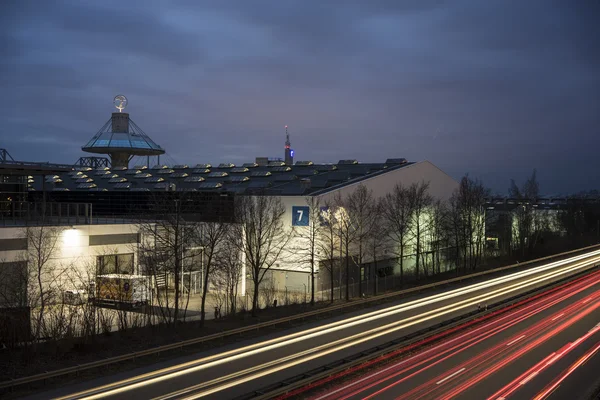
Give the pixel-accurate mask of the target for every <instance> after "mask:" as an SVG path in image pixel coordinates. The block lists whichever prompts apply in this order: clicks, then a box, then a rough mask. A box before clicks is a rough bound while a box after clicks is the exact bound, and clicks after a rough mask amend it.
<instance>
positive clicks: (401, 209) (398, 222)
mask: <svg viewBox="0 0 600 400" xmlns="http://www.w3.org/2000/svg"><path fill="white" fill-rule="evenodd" d="M412 206H413V204H412V203H411V202H410V199H409V197H408V189H407V188H405V187H403V186H402V185H401V184H399V183H398V184H396V185H395V186H394V188H393V189H392V191H391V192H390V193H387V194H386V195H385V197H383V198H382V206H381V212H382V214H383V226H384V228H385V233H386V235H387V237H388V238H389V239H390V240H391V242H392V243H393V245H394V246H393V248H394V253H395V255H396V257H398V262H399V265H400V284H403V283H404V250H405V248H406V246H407V245H408V243H409V240H410V237H411V235H410V233H411V231H412V223H413V219H412V215H413V210H412Z"/></svg>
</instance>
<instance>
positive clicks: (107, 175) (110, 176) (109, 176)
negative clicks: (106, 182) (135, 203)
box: [100, 173, 137, 179]
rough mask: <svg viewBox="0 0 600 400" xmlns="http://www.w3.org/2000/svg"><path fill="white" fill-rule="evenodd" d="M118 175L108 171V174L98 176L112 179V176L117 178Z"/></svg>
mask: <svg viewBox="0 0 600 400" xmlns="http://www.w3.org/2000/svg"><path fill="white" fill-rule="evenodd" d="M118 177H119V175H117V174H113V173H110V174H106V175H102V176H101V177H100V178H102V179H112V178H118ZM136 178H137V176H136Z"/></svg>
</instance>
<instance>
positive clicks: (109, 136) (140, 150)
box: [81, 113, 165, 156]
mask: <svg viewBox="0 0 600 400" xmlns="http://www.w3.org/2000/svg"><path fill="white" fill-rule="evenodd" d="M123 114H125V113H123ZM112 122H113V119H112V118H111V119H109V120H108V122H106V123H105V124H104V126H102V128H100V130H99V131H98V133H96V134H95V135H94V137H93V138H92V139H91V140H90V141H89V142H88V143H87V144H86V145H85V146H83V147H82V148H81V149H82V150H83V151H87V152H89V153H98V154H108V153H111V152H116V151H120V152H126V153H128V154H132V155H138V156H152V155H158V154H164V153H165V150H164V149H163V148H162V147H160V146H159V145H158V144H156V143H154V141H153V140H152V139H150V137H149V136H148V135H146V133H145V132H144V131H143V130H142V129H141V128H140V127H139V126H137V125H136V124H135V123H134V122H133V121H132V120H131V119H129V118H128V128H127V129H126V130H127V132H113V129H112Z"/></svg>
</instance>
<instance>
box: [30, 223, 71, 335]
mask: <svg viewBox="0 0 600 400" xmlns="http://www.w3.org/2000/svg"><path fill="white" fill-rule="evenodd" d="M61 233H62V229H60V228H57V227H50V226H45V225H40V226H28V227H26V228H25V230H24V236H25V238H26V239H27V256H26V257H27V274H26V278H25V279H26V281H27V283H28V284H27V286H28V288H27V292H28V298H29V304H30V306H31V307H32V308H33V309H34V310H36V311H35V313H36V317H35V327H34V329H35V330H34V334H33V336H34V338H36V339H39V338H40V335H41V333H42V332H43V331H44V322H45V313H46V309H47V307H48V306H49V305H50V304H51V303H52V302H53V301H54V300H55V296H56V295H57V290H58V288H57V287H56V282H57V279H58V277H59V276H60V275H61V271H58V270H56V269H57V266H56V265H53V264H54V263H52V262H51V260H52V258H54V257H55V255H56V252H57V251H58V245H59V240H60V237H61Z"/></svg>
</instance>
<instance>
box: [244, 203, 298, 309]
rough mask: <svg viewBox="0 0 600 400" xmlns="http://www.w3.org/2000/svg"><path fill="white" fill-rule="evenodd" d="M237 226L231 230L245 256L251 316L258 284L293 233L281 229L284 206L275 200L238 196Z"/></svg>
mask: <svg viewBox="0 0 600 400" xmlns="http://www.w3.org/2000/svg"><path fill="white" fill-rule="evenodd" d="M235 214H236V219H237V222H238V223H237V224H234V225H233V229H234V231H236V233H237V234H238V235H239V237H241V238H243V240H241V241H240V242H237V243H238V245H239V246H240V251H241V252H242V253H243V254H244V256H245V262H246V265H247V267H248V268H249V270H250V276H251V278H252V283H253V285H254V288H253V298H252V315H253V316H256V314H257V312H258V308H259V298H258V295H259V289H260V284H261V282H262V280H263V278H264V276H265V274H266V273H267V271H269V270H270V269H271V267H272V266H273V265H274V264H275V262H276V261H278V260H280V258H281V256H282V254H283V252H284V250H285V247H286V245H287V243H288V242H289V241H290V239H291V237H292V235H293V231H291V232H285V231H284V229H283V215H284V214H285V206H284V205H283V203H282V201H281V199H280V198H278V197H272V196H240V197H238V198H237V199H236V213H235Z"/></svg>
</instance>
